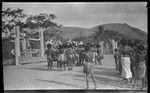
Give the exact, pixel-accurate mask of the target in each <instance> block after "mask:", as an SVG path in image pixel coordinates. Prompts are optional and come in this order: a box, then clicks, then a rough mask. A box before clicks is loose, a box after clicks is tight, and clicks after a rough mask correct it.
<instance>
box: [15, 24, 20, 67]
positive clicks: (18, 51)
mask: <svg viewBox="0 0 150 93" xmlns="http://www.w3.org/2000/svg"><path fill="white" fill-rule="evenodd" d="M19 30H20V29H19V27H18V26H17V27H14V31H15V32H16V38H15V58H16V60H15V61H16V65H19V57H20V31H19Z"/></svg>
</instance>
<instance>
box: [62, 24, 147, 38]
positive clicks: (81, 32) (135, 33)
mask: <svg viewBox="0 0 150 93" xmlns="http://www.w3.org/2000/svg"><path fill="white" fill-rule="evenodd" d="M98 26H103V27H104V31H106V30H110V31H117V32H119V33H121V34H124V35H126V36H128V37H131V38H135V37H136V38H139V39H144V40H146V39H147V33H146V32H144V31H142V30H140V29H139V28H136V27H132V26H130V25H128V24H126V23H107V24H102V25H98ZM98 26H94V27H91V28H83V27H73V26H66V27H62V31H63V32H62V34H61V36H62V37H64V39H66V38H70V37H71V38H72V39H74V38H77V37H82V36H90V35H92V34H94V32H95V31H96V30H98Z"/></svg>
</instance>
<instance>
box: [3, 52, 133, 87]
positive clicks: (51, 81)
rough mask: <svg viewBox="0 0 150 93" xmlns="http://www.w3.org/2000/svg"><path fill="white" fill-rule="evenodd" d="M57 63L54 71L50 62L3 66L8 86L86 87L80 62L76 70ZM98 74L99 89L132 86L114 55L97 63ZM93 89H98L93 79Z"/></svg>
mask: <svg viewBox="0 0 150 93" xmlns="http://www.w3.org/2000/svg"><path fill="white" fill-rule="evenodd" d="M55 65H56V64H54V68H53V70H52V71H48V70H47V64H46V62H41V63H32V64H24V65H20V66H3V75H4V90H30V89H35V90H39V89H85V88H86V82H85V75H84V74H83V72H82V69H83V67H82V66H79V67H77V66H76V67H75V68H74V69H73V70H72V71H68V70H66V71H57V69H56V67H55ZM95 76H96V82H97V86H98V88H97V89H117V90H126V89H127V90H132V88H131V86H130V85H127V84H124V83H122V82H121V80H122V78H121V76H119V75H118V73H117V72H116V71H115V63H114V59H113V56H112V55H107V56H106V55H105V56H104V59H103V60H102V65H97V66H96V69H95ZM90 89H94V84H93V83H92V80H91V82H90Z"/></svg>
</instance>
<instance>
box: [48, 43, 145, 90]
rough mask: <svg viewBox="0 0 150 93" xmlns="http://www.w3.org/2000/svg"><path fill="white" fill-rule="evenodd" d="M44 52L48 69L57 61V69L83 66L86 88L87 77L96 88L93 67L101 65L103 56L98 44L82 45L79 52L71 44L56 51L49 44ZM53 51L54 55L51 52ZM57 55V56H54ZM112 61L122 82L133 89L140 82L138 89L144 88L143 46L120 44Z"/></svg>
mask: <svg viewBox="0 0 150 93" xmlns="http://www.w3.org/2000/svg"><path fill="white" fill-rule="evenodd" d="M47 47H48V49H47V51H46V52H45V53H46V54H47V59H48V68H50V69H52V65H53V64H52V63H53V61H58V62H57V63H58V66H57V67H60V68H61V67H62V65H63V66H64V68H65V66H67V67H68V70H69V67H71V70H72V69H73V67H74V66H81V65H82V66H83V72H84V73H85V74H86V83H87V88H89V76H91V78H92V80H93V83H94V86H95V88H97V85H96V81H95V78H94V68H95V65H97V64H98V65H101V64H102V63H101V60H102V59H103V54H102V51H101V48H100V47H101V46H100V45H99V44H95V45H91V44H90V43H86V44H83V45H82V47H83V48H84V49H83V50H80V51H79V46H76V45H71V44H64V45H63V44H62V45H59V46H58V47H57V49H58V51H57V50H56V49H55V50H54V49H53V48H52V45H51V44H48V45H47ZM53 51H55V53H54V52H53ZM56 51H57V53H56ZM54 54H55V55H58V56H54ZM114 59H115V65H116V71H117V72H118V74H119V75H121V76H122V77H123V80H122V81H123V82H124V83H127V84H132V85H133V88H135V86H136V82H137V81H142V83H140V84H141V86H140V88H141V89H143V88H144V86H146V84H147V83H146V82H147V81H146V80H147V79H146V77H147V76H146V75H147V73H146V68H147V67H146V66H147V48H146V47H145V46H144V44H142V43H139V44H132V45H131V44H130V43H126V44H121V45H120V46H119V47H118V48H116V49H115V50H114Z"/></svg>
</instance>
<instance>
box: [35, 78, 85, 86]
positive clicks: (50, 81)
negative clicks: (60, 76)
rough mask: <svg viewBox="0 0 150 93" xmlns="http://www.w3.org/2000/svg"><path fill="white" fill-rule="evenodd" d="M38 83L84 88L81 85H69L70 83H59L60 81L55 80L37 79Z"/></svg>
mask: <svg viewBox="0 0 150 93" xmlns="http://www.w3.org/2000/svg"><path fill="white" fill-rule="evenodd" d="M36 80H37V81H42V82H49V83H54V84H58V85H65V86H68V87H76V88H84V87H83V86H80V85H76V84H69V83H65V82H60V81H59V82H58V81H54V80H42V79H36Z"/></svg>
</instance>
